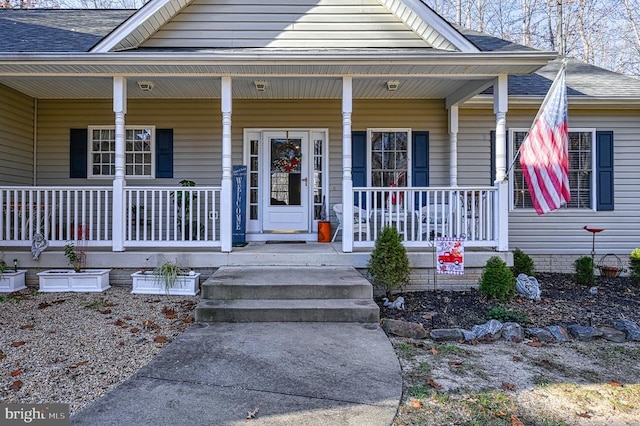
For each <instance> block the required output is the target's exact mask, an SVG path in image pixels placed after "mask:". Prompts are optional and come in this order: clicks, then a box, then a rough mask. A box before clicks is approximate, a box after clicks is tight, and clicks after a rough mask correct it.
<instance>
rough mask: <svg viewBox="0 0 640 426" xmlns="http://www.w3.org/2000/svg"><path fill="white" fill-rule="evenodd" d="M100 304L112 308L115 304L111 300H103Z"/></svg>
mask: <svg viewBox="0 0 640 426" xmlns="http://www.w3.org/2000/svg"><path fill="white" fill-rule="evenodd" d="M102 306H104V307H105V308H113V307H114V306H116V304H115V303H111V302H104V303H103V304H102Z"/></svg>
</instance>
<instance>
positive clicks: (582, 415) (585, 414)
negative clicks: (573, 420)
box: [578, 412, 592, 419]
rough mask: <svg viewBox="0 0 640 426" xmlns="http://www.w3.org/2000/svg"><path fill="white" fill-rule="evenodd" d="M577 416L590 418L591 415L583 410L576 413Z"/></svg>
mask: <svg viewBox="0 0 640 426" xmlns="http://www.w3.org/2000/svg"><path fill="white" fill-rule="evenodd" d="M578 416H579V417H582V418H583V419H590V418H591V417H592V416H591V414H589V413H587V412H584V413H578Z"/></svg>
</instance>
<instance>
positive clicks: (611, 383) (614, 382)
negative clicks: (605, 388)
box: [609, 380, 622, 388]
mask: <svg viewBox="0 0 640 426" xmlns="http://www.w3.org/2000/svg"><path fill="white" fill-rule="evenodd" d="M609 385H611V386H613V387H614V388H617V387H622V383H620V382H616V381H615V380H612V381H610V382H609Z"/></svg>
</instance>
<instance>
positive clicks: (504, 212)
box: [493, 181, 509, 251]
mask: <svg viewBox="0 0 640 426" xmlns="http://www.w3.org/2000/svg"><path fill="white" fill-rule="evenodd" d="M496 185H497V187H498V196H497V197H496V198H497V200H498V202H497V206H496V207H495V212H494V215H493V218H494V224H495V226H494V229H496V231H497V232H498V235H497V237H498V246H497V248H496V249H497V250H498V251H508V250H509V184H508V182H507V181H503V182H500V183H497V184H496Z"/></svg>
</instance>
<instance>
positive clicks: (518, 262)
mask: <svg viewBox="0 0 640 426" xmlns="http://www.w3.org/2000/svg"><path fill="white" fill-rule="evenodd" d="M511 271H512V272H513V276H514V277H517V276H518V275H520V274H525V275H527V276H532V275H535V272H536V268H535V264H534V263H533V259H531V257H530V256H529V255H528V254H526V253H525V252H523V251H522V250H520V249H519V248H516V249H515V250H514V251H513V267H512V268H511Z"/></svg>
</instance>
